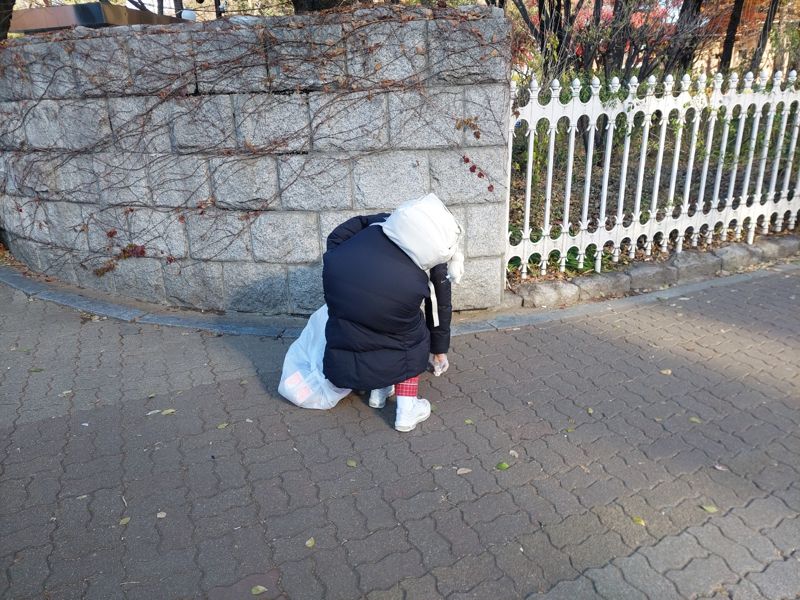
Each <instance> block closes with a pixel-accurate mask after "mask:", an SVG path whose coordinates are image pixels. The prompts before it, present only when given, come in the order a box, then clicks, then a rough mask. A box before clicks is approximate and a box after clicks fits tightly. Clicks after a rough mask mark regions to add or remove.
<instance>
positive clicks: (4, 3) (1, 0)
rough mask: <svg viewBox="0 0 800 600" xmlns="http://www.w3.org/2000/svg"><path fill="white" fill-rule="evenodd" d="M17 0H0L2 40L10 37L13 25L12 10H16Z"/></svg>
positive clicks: (0, 34)
mask: <svg viewBox="0 0 800 600" xmlns="http://www.w3.org/2000/svg"><path fill="white" fill-rule="evenodd" d="M14 2H15V0H0V40H4V39H6V38H7V37H8V29H9V28H10V27H11V11H12V10H14Z"/></svg>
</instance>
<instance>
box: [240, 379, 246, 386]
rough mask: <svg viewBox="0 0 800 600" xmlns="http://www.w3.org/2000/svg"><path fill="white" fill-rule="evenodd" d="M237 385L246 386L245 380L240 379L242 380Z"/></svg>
mask: <svg viewBox="0 0 800 600" xmlns="http://www.w3.org/2000/svg"><path fill="white" fill-rule="evenodd" d="M239 385H247V379H242V380H241V381H240V382H239Z"/></svg>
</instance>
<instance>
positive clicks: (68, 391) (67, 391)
mask: <svg viewBox="0 0 800 600" xmlns="http://www.w3.org/2000/svg"><path fill="white" fill-rule="evenodd" d="M70 394H72V390H64V391H63V392H61V393H60V394H59V395H58V397H59V398H66V397H67V396H69V395H70Z"/></svg>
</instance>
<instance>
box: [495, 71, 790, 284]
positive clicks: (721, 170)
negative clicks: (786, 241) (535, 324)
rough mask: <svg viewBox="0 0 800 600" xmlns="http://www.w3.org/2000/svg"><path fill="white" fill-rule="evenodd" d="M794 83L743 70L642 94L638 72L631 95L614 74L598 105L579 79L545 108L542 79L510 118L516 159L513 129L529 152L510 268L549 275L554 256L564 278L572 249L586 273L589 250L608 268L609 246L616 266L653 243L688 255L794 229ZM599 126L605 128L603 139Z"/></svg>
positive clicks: (596, 95)
mask: <svg viewBox="0 0 800 600" xmlns="http://www.w3.org/2000/svg"><path fill="white" fill-rule="evenodd" d="M796 82H797V74H796V72H795V71H792V72H791V73H790V74H789V76H788V78H787V79H786V81H785V82H784V81H783V77H782V74H781V73H780V72H777V73H775V75H774V76H773V77H772V81H771V82H770V81H769V80H768V78H767V75H766V74H764V73H762V74H761V75H759V76H758V77H756V78H754V77H753V75H752V74H751V73H748V74H747V75H746V76H745V77H744V81H743V82H740V81H739V78H738V77H737V75H735V74H734V75H731V76H730V78H729V79H728V80H727V82H725V81H724V80H723V77H722V76H721V75H719V74H718V75H716V76H715V77H714V78H713V79H712V80H710V81H709V80H707V78H706V77H705V76H701V77H700V78H698V79H697V80H696V81H692V80H691V79H690V78H689V76H688V75H687V76H684V77H683V79H682V80H681V81H680V83H679V86H678V87H679V89H678V90H677V91H676V90H674V87H675V82H674V80H673V78H672V77H671V76H668V77H667V78H666V79H665V80H664V82H663V84H662V85H660V86H658V85H657V84H656V81H655V79H654V78H652V77H651V78H650V79H649V80H648V81H647V82H646V83H645V85H644V86H642V87H643V88H644V89H639V88H640V85H639V82H638V81H637V80H636V78H635V77H633V78H631V80H630V82H629V83H628V89H627V95H626V96H625V97H624V98H622V97H621V94H620V88H621V85H620V82H619V80H618V79H617V78H614V79H613V80H612V82H611V84H610V85H609V86H608V94H603V95H602V96H604V97H603V98H601V93H600V91H601V90H600V82H599V81H598V79H597V78H596V77H595V78H593V80H592V82H591V85H590V88H589V89H588V90H582V86H581V84H580V82H579V81H578V80H577V79H576V80H575V81H573V82H572V84H571V85H570V88H569V90H568V93H569V95H570V98H569V99H568V100H567V101H566V102H562V100H561V99H560V95H562V93H563V92H564V91H563V90H562V89H561V85H560V83H559V82H558V81H554V82H553V83H552V84H551V86H550V90H549V91H550V93H551V94H550V98H549V100H548V101H547V102H546V103H545V104H542V103H541V102H540V100H539V96H540V91H541V90H540V87H539V84H538V83H537V82H536V80H535V79H534V80H533V82H532V84H531V86H530V99H529V101H528V103H527V104H526V105H525V106H521V107H520V108H518V109H517V111H516V112H515V113H514V116H512V118H511V135H509V155H511V149H512V144H513V141H514V140H513V137H514V132H515V131H518V133H517V135H524V133H521V132H519V130H521V129H523V127H521V125H525V124H527V135H528V138H527V149H528V152H527V161H525V162H524V172H525V186H524V189H525V198H524V207H523V211H522V212H523V215H522V222H521V225H520V224H519V220H518V219H517V224H518V227H519V230H521V231H519V232H518V235H517V238H519V237H520V234H521V240H519V239H516V240H515V239H511V240H510V241H509V244H508V249H507V256H506V259H507V261H512V259H515V258H516V259H518V260H519V261H520V265H521V269H522V276H523V277H526V276H527V275H528V264H529V263H530V264H531V266H532V268H535V266H536V265H538V270H539V272H540V273H541V274H544V273H546V270H547V265H548V259H549V258H550V257H551V256H552V254H553V253H554V252H557V253H558V257H559V260H558V264H559V268H560V270H561V271H564V270H565V266H566V260H567V253H568V252H570V251H571V252H573V254H574V253H575V252H577V261H578V268H583V266H584V260H585V259H586V254H587V251H590V250H591V251H593V252H594V268H595V270H596V271H598V272H599V271H600V267H601V256H602V253H603V248H604V247H605V248H606V250H609V249H610V250H611V255H612V260H614V261H617V260H619V257H620V253H621V252H622V251H623V250H624V251H625V252H626V253H627V254H628V255H629V256H630V257H631V258H634V256H635V254H636V251H637V248H640V249H641V250H642V251H643V252H644V253H645V254H646V255H650V254H651V252H652V250H653V246H654V244H657V245H658V247H659V249H660V250H662V251H664V252H666V251H667V250H668V247H669V246H672V247H673V248H674V250H675V251H676V252H680V251H682V249H683V244H684V239H686V240H687V241H689V242H690V243H691V245H692V246H697V245H698V242H699V241H700V240H701V239H703V240H704V241H711V240H712V239H714V237H715V236H716V237H717V238H721V239H733V240H736V241H739V240H741V239H742V233H743V232H744V237H745V239H746V241H747V242H748V243H752V242H753V236H754V234H755V233H756V229H758V233H762V234H764V233H769V231H770V228H772V229H773V230H776V231H780V230H782V229H783V228H784V227H788V228H789V229H794V227H795V224H796V222H797V213H798V209H800V158H799V159H796V158H795V153H796V150H797V149H798V129H800V90H798V89H795V84H796ZM740 83H742V85H741V86H740ZM725 84H727V85H725ZM512 92H513V93H512V98H513V97H515V94H516V90H515V89H512ZM582 92H583V95H584V98H585V99H582V98H581V97H580V96H581V94H582ZM676 92H677V93H676ZM587 96H588V98H587ZM603 115H605V116H606V117H607V118H605V119H604V118H602V117H603ZM639 115H641V116H639ZM523 122H524V123H523ZM542 122H544V123H543V124H542ZM598 126H603V127H604V131H603V133H602V134H598V133H597V132H598ZM615 129H616V130H617V134H616V135H615ZM653 132H654V133H655V134H656V135H652V133H653ZM745 132H747V134H748V135H747V136H745ZM668 134H669V135H668ZM542 135H543V136H545V137H546V143H547V150H546V160H539V161H538V162H537V161H535V160H534V150H535V148H539V149H540V151H541V152H544V143H545V139H541V140H540V141H539V143H538V145H535V138H536V137H537V136H542ZM596 135H604V138H602V137H598V138H597V139H596ZM651 137H653V138H655V140H651V139H650V138H651ZM745 137H746V139H745ZM731 138H733V140H732V139H731ZM687 139H688V144H686V143H685V141H686V140H687ZM632 140H633V142H634V143H633V144H632ZM576 141H577V144H576ZM731 141H733V146H732V147H731ZM596 142H598V143H596ZM632 145H633V146H635V147H632ZM563 146H566V150H564V147H563ZM576 146H577V151H576ZM596 146H597V147H598V149H597V150H596V149H595V147H596ZM564 152H566V156H564ZM715 153H716V154H715ZM579 154H580V157H579V158H580V160H576V158H577V157H578V155H579ZM665 154H666V156H665ZM598 159H600V160H599V161H598ZM636 161H638V166H637V163H636ZM535 162H536V163H537V164H536V165H534V163H535ZM581 162H582V164H580V163H581ZM598 162H599V164H596V163H598ZM653 165H654V168H653ZM795 166H797V167H798V169H797V172H796V174H794V170H793V169H794V168H795ZM556 167H558V168H557V169H555V168H556ZM518 168H519V170H520V171H521V170H522V168H523V165H518ZM598 168H601V169H602V170H601V171H600V172H599V173H595V172H593V171H596V170H597V169H598ZM662 169H663V171H664V173H663V174H662ZM545 171H546V172H545ZM556 171H557V172H558V173H559V174H560V177H559V178H558V179H555V178H556V177H557V175H556ZM793 174H794V175H793ZM509 177H511V169H509ZM561 177H563V179H560V178H561ZM667 182H668V184H667ZM555 183H558V184H559V185H558V190H555V187H556V186H554V184H555ZM516 187H517V188H519V186H516ZM534 190H535V193H536V195H537V198H536V201H535V202H534V203H533V209H534V213H535V214H533V215H532V195H533V194H534ZM509 191H510V195H511V186H510V185H509ZM519 196H520V198H518V199H517V202H518V201H519V200H520V199H521V192H520V193H519ZM659 200H661V202H660V203H659ZM510 202H513V200H512V199H511V198H510ZM576 202H581V205H580V206H581V210H580V214H579V215H578V211H577V210H575V209H576V208H577V207H576V206H574V204H575V203H576ZM512 208H513V206H512ZM518 209H519V207H518V206H517V212H519V210H518ZM513 224H514V223H513V222H512V225H513ZM532 234H533V237H532ZM670 240H672V243H670Z"/></svg>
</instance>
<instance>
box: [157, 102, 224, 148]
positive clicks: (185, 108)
mask: <svg viewBox="0 0 800 600" xmlns="http://www.w3.org/2000/svg"><path fill="white" fill-rule="evenodd" d="M172 113H173V117H174V120H173V129H172V135H173V138H174V139H175V147H176V148H177V149H178V150H179V151H182V150H189V151H191V150H201V151H203V152H211V153H214V152H220V151H224V150H230V149H231V148H235V147H236V130H235V129H234V126H233V105H232V104H231V96H226V95H221V96H188V97H185V98H176V99H175V100H174V102H173V103H172Z"/></svg>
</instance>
